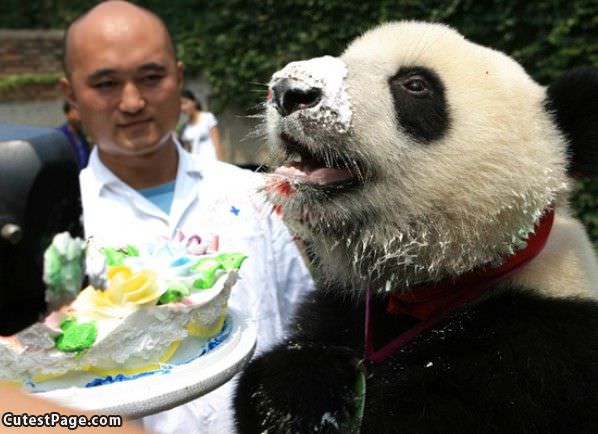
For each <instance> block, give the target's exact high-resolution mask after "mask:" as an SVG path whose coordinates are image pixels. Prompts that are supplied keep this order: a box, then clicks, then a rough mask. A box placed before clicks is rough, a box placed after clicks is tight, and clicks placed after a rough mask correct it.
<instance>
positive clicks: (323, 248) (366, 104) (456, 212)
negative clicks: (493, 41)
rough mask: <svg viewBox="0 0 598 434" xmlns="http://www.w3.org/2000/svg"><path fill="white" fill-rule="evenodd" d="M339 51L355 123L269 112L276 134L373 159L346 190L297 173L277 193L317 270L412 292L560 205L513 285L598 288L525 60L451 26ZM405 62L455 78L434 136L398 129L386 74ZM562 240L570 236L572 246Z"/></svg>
mask: <svg viewBox="0 0 598 434" xmlns="http://www.w3.org/2000/svg"><path fill="white" fill-rule="evenodd" d="M340 60H342V61H343V62H344V63H345V64H346V65H347V70H348V74H347V77H346V79H345V80H344V81H345V88H346V91H347V92H348V94H349V98H350V101H351V110H352V113H351V115H352V116H351V126H350V128H349V129H348V130H347V131H341V132H338V131H331V130H329V129H325V128H321V127H320V128H317V127H314V125H313V124H309V125H308V124H306V123H305V122H304V121H303V120H302V116H304V114H303V115H301V114H295V113H294V114H292V115H290V116H287V117H285V118H281V117H280V116H279V115H278V113H277V112H276V111H275V110H273V109H272V108H271V107H270V108H269V110H268V122H269V123H268V125H269V129H270V137H271V139H272V140H273V141H274V142H277V141H278V140H279V135H280V133H281V132H285V133H288V134H291V135H292V136H293V137H294V138H296V139H297V140H300V141H301V142H302V143H304V144H305V145H306V146H307V147H308V148H309V149H311V150H312V151H314V150H320V151H322V150H324V151H323V152H327V151H326V150H330V152H332V150H334V152H340V153H342V154H343V156H344V157H343V158H346V159H347V161H348V163H347V164H348V165H349V164H351V161H353V160H361V161H365V162H366V166H367V169H368V170H366V172H368V175H366V182H365V185H364V186H363V188H361V189H360V190H357V191H356V192H353V193H351V194H350V195H341V196H336V197H332V198H328V197H325V196H321V195H320V196H318V194H316V193H314V192H312V191H309V189H307V188H306V187H305V186H304V185H301V183H300V182H299V183H297V182H295V181H294V182H293V183H294V186H295V188H296V190H297V193H296V194H294V195H292V196H291V197H282V196H279V195H277V194H276V193H272V194H271V199H272V200H273V201H274V202H275V203H279V204H280V205H281V206H282V208H283V210H284V213H285V216H286V219H287V221H288V222H289V224H290V225H291V226H292V227H293V228H294V229H295V230H296V231H297V232H299V234H300V235H301V236H303V237H305V238H307V239H310V240H311V241H312V243H313V244H314V246H315V248H316V249H317V253H318V256H319V260H320V262H319V265H320V268H321V272H320V275H322V276H325V277H326V278H328V279H330V280H333V281H341V282H343V283H345V284H346V285H349V286H353V287H354V288H355V289H358V290H362V289H363V288H364V287H365V286H366V285H371V286H374V287H375V288H376V289H379V290H383V289H396V288H404V289H408V288H409V287H411V286H412V285H413V284H415V283H420V282H424V281H436V280H439V279H442V278H446V277H450V276H456V275H460V274H462V273H464V272H467V271H469V270H472V269H474V268H476V267H479V266H482V265H485V264H488V263H498V262H500V261H502V260H503V259H504V257H506V256H507V255H509V254H511V253H513V251H514V250H515V249H516V245H517V243H518V241H519V240H521V239H522V238H525V237H526V236H527V235H528V234H529V232H530V231H531V230H532V228H533V226H534V224H535V223H536V222H537V220H538V218H539V217H540V215H541V214H542V213H543V212H544V210H545V209H546V208H547V207H549V206H556V207H557V219H556V224H555V229H554V232H553V234H552V236H551V239H550V240H549V243H548V248H547V250H546V251H545V252H544V253H543V254H542V256H541V257H539V258H538V259H537V260H536V261H535V262H532V264H530V265H528V266H527V268H526V269H525V270H523V271H521V272H520V273H519V274H518V275H517V276H516V277H515V280H516V281H517V282H518V283H521V284H522V285H525V286H532V287H534V288H535V289H538V290H542V291H546V292H547V293H554V294H563V293H576V294H578V293H584V294H588V293H590V292H591V290H592V288H594V289H596V288H598V279H597V278H596V276H597V275H598V265H597V262H596V258H595V255H593V253H592V251H591V249H590V248H589V243H588V240H587V236H586V235H585V233H583V231H581V230H580V227H579V224H578V223H577V222H575V221H574V220H573V219H572V218H571V217H569V216H568V215H565V214H561V213H562V209H564V208H563V207H566V205H567V193H568V179H567V177H566V172H565V167H566V163H567V161H566V145H565V140H564V138H563V136H562V135H561V133H560V132H559V131H558V130H557V128H556V126H555V125H554V122H553V120H552V118H551V116H550V115H549V114H548V113H547V112H546V111H545V108H544V103H545V97H546V93H545V89H544V88H543V87H541V86H539V85H538V84H536V83H535V82H534V81H533V80H532V79H531V78H530V77H529V76H528V75H527V74H526V73H525V71H524V70H523V68H522V67H521V66H520V65H519V64H517V63H516V62H515V61H513V60H512V59H511V58H509V57H508V56H506V55H504V54H502V53H500V52H498V51H495V50H492V49H489V48H485V47H482V46H479V45H476V44H474V43H472V42H469V41H468V40H466V39H465V38H463V37H462V36H461V35H460V34H458V33H457V32H455V31H454V30H452V29H450V28H449V27H447V26H444V25H438V24H427V23H419V22H399V23H390V24H386V25H382V26H379V27H377V28H375V29H373V30H371V31H369V32H367V33H366V34H364V35H363V36H361V37H360V38H358V39H356V40H355V41H354V42H353V43H352V44H351V45H350V46H349V47H348V48H347V50H346V51H345V52H344V53H343V55H342V56H341V57H340ZM295 66H297V65H296V64H295ZM409 66H421V67H426V68H429V69H431V70H433V71H435V72H436V74H438V76H439V77H440V79H441V81H442V82H443V83H444V86H445V93H446V99H447V101H448V106H449V107H448V112H449V118H450V128H449V129H448V131H447V133H446V134H445V135H444V137H442V138H441V139H439V140H436V141H433V142H431V143H425V144H422V143H419V142H418V141H417V140H415V139H413V138H411V137H410V136H409V135H408V134H406V133H404V132H402V130H401V129H400V126H398V125H397V121H396V117H395V113H394V106H393V100H392V96H391V93H390V91H389V84H388V80H389V78H390V77H392V76H393V75H394V74H395V73H396V72H397V70H398V69H399V68H400V67H409ZM304 67H305V68H307V69H309V66H308V65H304ZM283 75H284V74H283ZM278 76H279V77H280V73H279V75H278ZM314 109H316V108H314ZM310 110H311V109H310ZM280 181H281V180H280V179H275V180H274V181H273V184H275V183H276V182H280ZM283 181H284V180H283ZM356 222H358V223H356ZM576 225H577V226H576ZM559 239H565V240H566V241H567V244H566V245H564V246H563V247H562V248H561V247H560V245H557V244H558V241H557V240H559Z"/></svg>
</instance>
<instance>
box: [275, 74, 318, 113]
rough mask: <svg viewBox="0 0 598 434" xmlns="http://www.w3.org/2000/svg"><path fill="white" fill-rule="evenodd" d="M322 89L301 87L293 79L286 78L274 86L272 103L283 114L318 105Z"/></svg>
mask: <svg viewBox="0 0 598 434" xmlns="http://www.w3.org/2000/svg"><path fill="white" fill-rule="evenodd" d="M321 99H322V90H321V89H319V88H317V87H311V88H307V89H305V88H300V87H299V86H298V85H297V84H296V83H294V82H293V81H292V80H289V79H287V78H284V79H282V80H279V81H278V82H277V83H276V84H275V85H274V86H272V103H273V104H274V107H275V108H276V110H277V111H278V113H280V115H281V116H288V115H290V114H291V113H293V112H296V111H297V110H303V109H306V108H309V107H313V106H315V105H317V104H318V103H319V102H320V100H321Z"/></svg>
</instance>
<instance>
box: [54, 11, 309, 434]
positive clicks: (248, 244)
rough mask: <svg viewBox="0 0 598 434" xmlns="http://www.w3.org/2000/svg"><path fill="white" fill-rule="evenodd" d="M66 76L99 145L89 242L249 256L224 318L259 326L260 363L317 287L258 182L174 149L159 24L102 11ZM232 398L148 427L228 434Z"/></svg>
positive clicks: (85, 195) (218, 394) (172, 97)
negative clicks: (177, 242) (180, 242)
mask: <svg viewBox="0 0 598 434" xmlns="http://www.w3.org/2000/svg"><path fill="white" fill-rule="evenodd" d="M64 68H65V75H66V77H65V78H64V79H63V80H62V81H61V86H62V89H63V92H64V94H65V96H66V98H67V99H68V101H69V103H70V104H72V105H73V106H74V107H75V108H76V109H77V110H78V111H79V113H80V116H81V120H82V122H83V125H84V127H85V129H86V131H87V132H88V134H89V135H90V136H91V137H92V138H93V140H94V142H95V144H96V146H95V147H94V150H93V152H92V154H91V156H90V160H89V165H88V167H87V168H86V169H85V170H83V171H82V172H81V175H80V182H81V195H82V203H83V217H84V219H83V220H84V228H85V234H86V236H88V237H89V236H93V237H94V239H95V240H97V241H98V243H99V244H100V245H109V246H115V247H118V246H123V245H125V244H127V243H134V244H140V243H146V242H148V241H151V240H152V239H154V238H156V237H161V236H165V237H170V238H174V237H176V238H177V239H179V238H183V239H188V240H189V239H195V240H197V239H201V240H214V239H216V237H218V238H217V239H218V240H219V245H220V250H222V251H241V252H246V253H247V254H248V255H249V258H248V259H247V261H246V262H245V263H244V265H243V267H242V268H241V273H240V274H241V275H240V277H241V278H240V281H239V282H238V283H237V284H236V285H235V287H234V288H233V291H232V295H231V298H230V301H229V306H230V307H231V308H232V309H237V310H242V311H244V312H246V313H247V314H249V315H250V317H251V318H252V320H253V321H255V324H256V327H257V330H258V347H257V353H259V352H261V351H263V350H264V349H266V348H268V347H270V346H271V345H272V344H274V343H275V342H277V341H279V340H280V339H281V337H282V335H283V325H284V324H285V322H287V320H288V319H289V317H290V315H291V314H292V312H293V309H294V306H295V304H296V302H297V301H298V299H299V298H300V297H301V296H302V295H303V293H305V292H307V291H311V290H312V289H313V281H312V279H311V277H310V275H309V272H308V271H307V268H306V266H305V264H304V263H303V260H302V257H301V255H300V253H299V251H298V250H297V247H296V246H295V244H294V242H293V241H292V237H291V236H290V234H289V232H288V231H287V229H286V227H285V226H284V225H283V224H282V222H281V221H280V219H279V218H278V217H276V216H273V215H272V214H271V213H270V207H267V206H266V205H265V203H264V202H263V198H262V197H260V196H258V195H257V193H256V192H257V190H258V188H259V187H260V186H261V185H262V181H263V180H262V178H261V177H260V176H259V175H258V174H255V173H251V172H248V171H245V170H241V169H239V168H237V167H234V166H231V165H229V164H226V163H222V162H218V161H214V162H210V163H209V164H207V163H205V162H201V161H199V160H196V159H195V157H194V156H192V155H190V154H189V153H187V152H185V151H184V150H182V148H181V146H180V144H179V143H177V141H176V138H175V135H174V134H173V131H174V129H175V126H176V124H177V121H178V118H179V110H180V90H181V85H182V80H183V66H182V64H181V63H180V62H177V60H176V57H175V53H174V48H173V44H172V41H171V37H170V35H169V33H168V31H167V29H166V27H165V26H164V23H163V22H162V21H161V20H160V18H158V17H157V16H156V15H154V14H153V13H151V12H149V11H147V10H145V9H142V8H140V7H138V6H135V5H133V4H131V3H127V2H123V1H107V2H103V3H100V4H99V5H97V6H96V7H94V8H93V9H91V10H90V11H88V12H87V13H86V14H84V15H83V16H81V17H80V18H78V19H77V20H76V21H75V22H74V23H73V24H71V26H70V27H69V29H67V33H66V35H65V52H64ZM232 390H233V388H232V384H231V383H230V382H229V383H227V384H225V385H224V386H222V387H221V388H219V389H217V390H215V391H214V392H212V393H210V394H208V395H206V396H205V397H202V398H200V399H198V400H196V401H192V402H190V403H188V404H185V405H184V406H181V407H178V408H176V409H173V410H171V411H168V412H164V413H160V414H158V415H155V416H150V417H148V418H145V419H144V425H145V426H146V427H147V428H149V429H151V430H152V431H154V432H163V433H171V434H172V433H181V434H190V433H229V432H234V423H233V417H232V410H231V408H230V401H231V395H232Z"/></svg>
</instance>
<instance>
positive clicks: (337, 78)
mask: <svg viewBox="0 0 598 434" xmlns="http://www.w3.org/2000/svg"><path fill="white" fill-rule="evenodd" d="M347 73H348V70H347V65H346V64H345V63H344V62H343V61H342V60H340V59H339V58H338V57H332V56H323V57H317V58H314V59H310V60H304V61H300V62H291V63H289V64H288V65H287V66H285V67H284V68H283V69H281V70H280V71H278V72H276V73H275V74H274V75H273V76H272V80H271V81H270V84H269V88H270V89H272V87H273V86H275V85H276V83H278V82H280V81H282V80H289V81H290V82H291V83H292V86H293V87H294V88H297V89H301V90H305V91H307V90H310V89H319V90H320V91H321V99H320V101H319V102H318V104H317V105H315V106H314V107H310V108H307V109H304V110H299V111H298V112H297V116H299V117H301V118H303V119H305V120H308V121H312V122H316V123H317V124H319V125H322V126H330V127H331V128H333V129H334V130H335V132H336V133H340V134H342V133H346V132H347V131H348V130H349V128H350V126H351V118H352V116H353V112H352V110H351V100H350V98H349V94H348V92H347V86H346V82H345V78H346V77H347Z"/></svg>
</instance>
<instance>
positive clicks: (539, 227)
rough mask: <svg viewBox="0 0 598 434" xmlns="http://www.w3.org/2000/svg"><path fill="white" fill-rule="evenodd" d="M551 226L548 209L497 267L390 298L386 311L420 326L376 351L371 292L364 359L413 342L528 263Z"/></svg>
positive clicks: (377, 357) (379, 356)
mask: <svg viewBox="0 0 598 434" xmlns="http://www.w3.org/2000/svg"><path fill="white" fill-rule="evenodd" d="M553 222H554V209H552V208H551V209H548V210H547V211H546V212H545V213H544V215H543V216H542V218H541V219H540V221H539V222H538V223H537V224H536V226H535V228H534V231H533V233H532V234H531V235H530V236H529V238H528V239H527V240H526V241H527V246H526V247H525V248H523V249H521V250H518V251H517V252H516V253H515V254H514V255H513V256H510V257H509V258H508V259H507V260H506V261H505V262H504V263H503V264H502V265H500V266H498V267H494V268H492V267H485V268H483V269H480V270H475V271H471V272H469V273H466V274H464V275H462V276H459V277H457V278H454V279H446V280H443V281H441V282H438V283H434V284H431V285H422V286H420V287H417V288H414V289H413V291H411V292H408V293H401V294H398V293H393V294H391V295H390V299H389V302H388V306H387V308H386V311H387V312H388V313H391V314H398V315H409V316H412V317H414V318H417V319H419V320H420V321H421V322H420V323H418V324H417V325H415V326H414V327H412V328H411V329H409V330H407V331H406V332H404V333H403V334H402V335H400V336H399V337H397V338H396V339H395V340H393V341H391V342H390V343H389V344H387V345H386V346H385V347H383V348H382V349H380V350H377V351H375V350H374V347H373V340H372V336H371V327H370V325H371V324H370V322H371V321H370V307H369V305H370V290H369V288H368V294H367V298H366V319H365V329H366V330H365V332H366V340H365V344H366V357H367V358H368V359H370V360H371V361H373V362H377V361H382V360H384V359H386V358H387V357H389V356H390V355H391V354H392V353H394V352H395V351H396V350H398V349H399V348H400V347H402V346H403V345H405V344H406V343H407V342H409V341H410V340H411V339H413V338H415V337H416V336H417V335H419V334H420V333H421V332H423V331H424V330H427V329H429V328H431V327H432V326H433V325H434V324H436V323H437V322H439V321H440V320H442V319H444V318H446V316H447V315H448V314H450V313H451V312H453V311H454V310H455V309H457V308H458V307H460V306H462V305H463V304H465V303H467V302H469V301H472V300H474V299H476V298H478V297H479V296H480V295H482V294H483V293H484V292H485V291H486V289H488V288H490V287H491V286H492V285H493V284H495V283H497V282H498V281H500V280H502V279H505V278H506V277H508V276H509V275H511V274H512V273H514V272H515V271H517V270H518V269H520V268H521V267H523V266H524V265H526V264H527V263H529V262H530V261H531V260H532V259H533V258H534V257H536V255H538V253H540V251H542V249H543V248H544V246H545V244H546V241H547V240H548V235H549V234H550V230H551V228H552V224H553Z"/></svg>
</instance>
